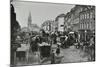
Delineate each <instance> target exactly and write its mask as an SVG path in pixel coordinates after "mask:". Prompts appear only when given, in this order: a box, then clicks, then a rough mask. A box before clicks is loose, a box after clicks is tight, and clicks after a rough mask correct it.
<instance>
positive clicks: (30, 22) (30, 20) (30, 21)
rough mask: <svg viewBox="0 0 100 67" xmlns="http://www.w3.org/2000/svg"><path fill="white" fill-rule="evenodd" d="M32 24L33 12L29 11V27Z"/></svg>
mask: <svg viewBox="0 0 100 67" xmlns="http://www.w3.org/2000/svg"><path fill="white" fill-rule="evenodd" d="M31 24H32V17H31V13H29V16H28V27H29V28H30V27H31Z"/></svg>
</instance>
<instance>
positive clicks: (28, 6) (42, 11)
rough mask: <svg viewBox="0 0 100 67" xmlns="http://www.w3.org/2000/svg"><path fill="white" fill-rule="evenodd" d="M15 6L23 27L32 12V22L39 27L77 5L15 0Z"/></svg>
mask: <svg viewBox="0 0 100 67" xmlns="http://www.w3.org/2000/svg"><path fill="white" fill-rule="evenodd" d="M12 4H13V5H14V8H15V13H16V20H17V21H18V22H19V24H20V26H21V27H27V23H28V17H29V13H31V17H32V23H33V24H37V25H38V26H39V27H40V26H41V24H42V23H43V22H44V21H46V20H55V18H56V17H57V16H58V15H60V14H63V13H64V14H66V13H67V12H69V11H70V10H71V8H73V7H74V6H75V5H72V4H71V5H69V4H54V3H41V2H29V1H27V2H26V1H13V2H12Z"/></svg>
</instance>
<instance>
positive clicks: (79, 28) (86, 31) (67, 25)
mask: <svg viewBox="0 0 100 67" xmlns="http://www.w3.org/2000/svg"><path fill="white" fill-rule="evenodd" d="M68 30H71V31H76V32H78V33H79V34H80V36H81V39H85V40H86V39H87V40H88V39H89V38H90V37H91V36H93V35H94V34H95V6H90V5H76V6H75V7H74V8H72V9H71V10H70V12H68V13H67V14H66V15H65V21H64V31H68Z"/></svg>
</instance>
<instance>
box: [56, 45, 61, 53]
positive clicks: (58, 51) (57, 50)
mask: <svg viewBox="0 0 100 67" xmlns="http://www.w3.org/2000/svg"><path fill="white" fill-rule="evenodd" d="M56 54H57V55H59V54H60V45H58V47H57V49H56Z"/></svg>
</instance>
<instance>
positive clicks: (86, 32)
mask: <svg viewBox="0 0 100 67" xmlns="http://www.w3.org/2000/svg"><path fill="white" fill-rule="evenodd" d="M86 33H87V31H86V30H85V41H86Z"/></svg>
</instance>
